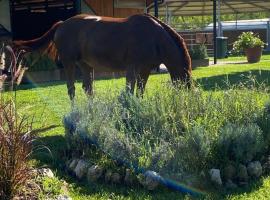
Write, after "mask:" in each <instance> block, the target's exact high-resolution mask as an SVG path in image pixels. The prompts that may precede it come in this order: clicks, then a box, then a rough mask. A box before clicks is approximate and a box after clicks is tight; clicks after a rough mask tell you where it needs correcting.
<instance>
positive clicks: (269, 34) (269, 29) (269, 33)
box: [266, 19, 270, 51]
mask: <svg viewBox="0 0 270 200" xmlns="http://www.w3.org/2000/svg"><path fill="white" fill-rule="evenodd" d="M269 20H270V19H269ZM267 44H268V46H267V48H266V50H267V51H270V22H269V21H267Z"/></svg>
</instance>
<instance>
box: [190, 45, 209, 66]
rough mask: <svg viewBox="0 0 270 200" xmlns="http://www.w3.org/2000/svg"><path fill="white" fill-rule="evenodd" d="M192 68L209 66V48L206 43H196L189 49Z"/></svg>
mask: <svg viewBox="0 0 270 200" xmlns="http://www.w3.org/2000/svg"><path fill="white" fill-rule="evenodd" d="M189 54H190V57H191V59H192V68H196V67H202V66H209V58H208V54H207V48H206V46H205V45H204V44H199V45H194V46H193V47H192V48H191V49H190V51H189Z"/></svg>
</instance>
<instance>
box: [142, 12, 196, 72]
mask: <svg viewBox="0 0 270 200" xmlns="http://www.w3.org/2000/svg"><path fill="white" fill-rule="evenodd" d="M145 15H146V16H147V17H149V18H151V19H153V20H154V21H156V22H157V23H159V24H160V25H161V26H162V27H163V28H164V29H165V30H166V31H167V32H168V33H169V35H170V36H171V37H172V39H173V40H174V42H175V43H176V44H177V45H179V47H180V48H182V49H183V50H184V62H185V63H184V66H185V70H186V71H187V72H188V73H189V74H191V71H192V68H191V58H190V55H189V52H188V49H187V46H186V43H185V41H184V39H183V38H182V37H181V36H180V35H179V34H178V33H177V32H176V31H175V30H174V29H172V28H171V27H170V26H169V25H167V24H165V23H164V22H162V21H161V20H159V19H158V18H156V17H154V16H152V15H150V14H145Z"/></svg>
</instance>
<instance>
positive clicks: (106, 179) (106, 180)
mask: <svg viewBox="0 0 270 200" xmlns="http://www.w3.org/2000/svg"><path fill="white" fill-rule="evenodd" d="M111 177H112V171H111V170H108V171H107V172H106V173H105V182H106V183H109V182H110V181H111Z"/></svg>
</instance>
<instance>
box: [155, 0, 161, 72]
mask: <svg viewBox="0 0 270 200" xmlns="http://www.w3.org/2000/svg"><path fill="white" fill-rule="evenodd" d="M154 7H155V17H156V18H158V0H154ZM157 72H160V67H159V66H157Z"/></svg>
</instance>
